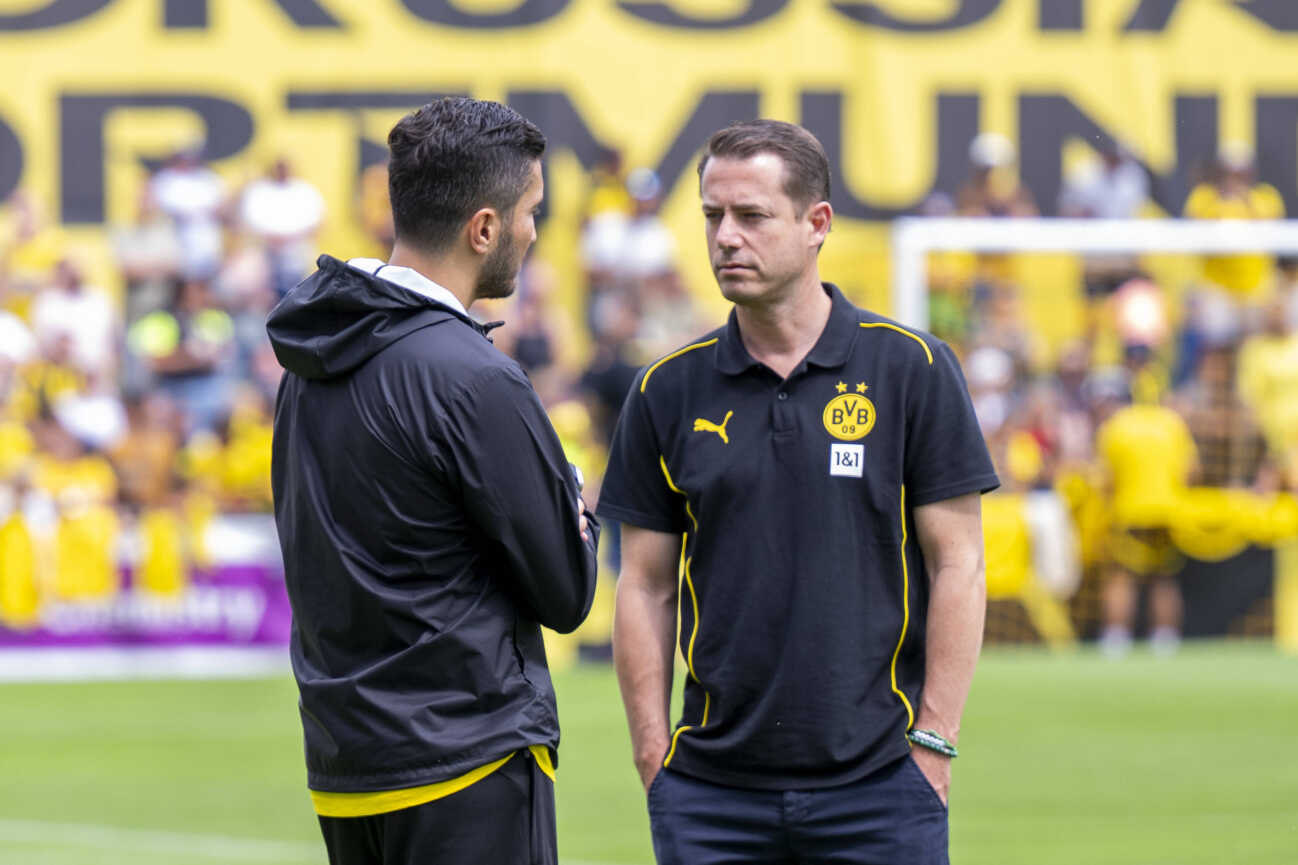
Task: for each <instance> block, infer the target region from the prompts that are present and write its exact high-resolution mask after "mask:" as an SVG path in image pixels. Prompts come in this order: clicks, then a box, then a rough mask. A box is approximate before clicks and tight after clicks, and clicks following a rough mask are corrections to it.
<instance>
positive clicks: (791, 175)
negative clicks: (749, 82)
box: [699, 120, 829, 208]
mask: <svg viewBox="0 0 1298 865" xmlns="http://www.w3.org/2000/svg"><path fill="white" fill-rule="evenodd" d="M759 153H773V154H775V155H776V156H778V157H779V158H780V160H781V161H782V162H783V163H784V173H785V177H784V192H785V194H786V195H788V196H789V198H791V199H792V200H793V203H794V204H795V205H797V206H798V207H799V208H805V207H807V206H809V205H811V204H815V203H816V202H817V201H828V200H829V158H828V157H826V156H825V148H823V147H821V146H820V142H819V141H818V140H817V139H816V136H814V135H812V134H811V133H810V132H808V131H807V130H805V129H803V128H802V127H801V126H797V125H795V124H793V123H785V122H783V121H780V120H747V121H744V122H743V123H735V124H733V125H731V126H727V127H726V128H725V129H722V130H721V131H719V132H715V133H713V135H712V137H711V138H709V139H708V146H707V150H705V151H704V152H703V157H702V158H701V159H699V186H700V188H701V187H702V185H703V169H704V168H706V167H707V165H708V160H709V159H711V158H712V157H714V156H715V157H717V158H719V159H749V158H751V157H753V156H757V155H758V154H759Z"/></svg>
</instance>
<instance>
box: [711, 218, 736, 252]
mask: <svg viewBox="0 0 1298 865" xmlns="http://www.w3.org/2000/svg"><path fill="white" fill-rule="evenodd" d="M738 229H739V226H738V225H737V224H736V221H735V219H734V217H732V216H731V215H730V214H725V215H724V216H722V217H721V221H720V222H719V223H718V224H717V235H716V242H717V246H720V247H723V248H725V249H738V248H739V246H740V244H741V243H742V237H741V235H740V233H739V230H738Z"/></svg>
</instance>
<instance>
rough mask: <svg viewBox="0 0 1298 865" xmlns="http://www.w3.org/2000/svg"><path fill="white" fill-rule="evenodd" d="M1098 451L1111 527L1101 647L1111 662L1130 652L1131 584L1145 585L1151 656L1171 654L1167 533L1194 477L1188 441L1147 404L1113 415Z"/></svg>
mask: <svg viewBox="0 0 1298 865" xmlns="http://www.w3.org/2000/svg"><path fill="white" fill-rule="evenodd" d="M1096 445H1097V447H1096V450H1097V452H1098V456H1099V458H1100V464H1101V467H1102V468H1103V470H1104V472H1105V474H1106V478H1107V481H1108V490H1109V493H1110V499H1109V501H1110V519H1111V532H1110V537H1109V567H1108V574H1107V579H1106V581H1105V585H1104V590H1103V604H1104V633H1103V635H1102V637H1101V643H1100V644H1101V647H1102V648H1103V650H1104V651H1105V652H1106V654H1109V655H1113V656H1120V655H1122V654H1125V653H1126V651H1127V650H1128V649H1129V648H1130V647H1131V640H1132V628H1133V625H1134V623H1135V619H1136V607H1137V602H1138V599H1139V594H1138V591H1137V581H1148V582H1149V618H1150V644H1151V646H1152V647H1153V649H1154V650H1155V651H1156V652H1160V653H1171V652H1174V651H1175V650H1176V648H1177V646H1178V645H1179V643H1180V635H1181V618H1182V599H1181V587H1180V584H1179V583H1178V582H1177V580H1176V575H1177V571H1178V570H1179V569H1180V565H1181V557H1180V554H1179V553H1178V552H1177V550H1176V548H1175V547H1174V546H1173V545H1172V541H1171V537H1170V533H1169V527H1170V526H1171V524H1172V521H1173V519H1174V517H1175V514H1176V511H1177V508H1178V507H1180V506H1181V503H1182V501H1183V500H1184V496H1185V490H1186V485H1187V483H1188V482H1189V479H1190V476H1191V475H1192V474H1193V473H1194V471H1195V470H1196V465H1197V459H1198V457H1197V453H1196V450H1195V445H1194V439H1193V438H1192V437H1191V435H1190V429H1189V427H1187V426H1186V424H1185V421H1184V420H1182V419H1181V416H1180V415H1179V414H1177V413H1176V412H1174V411H1173V410H1172V409H1170V408H1166V407H1164V406H1161V405H1158V404H1157V403H1155V402H1153V401H1152V400H1151V401H1140V402H1137V403H1136V404H1133V405H1128V406H1125V407H1122V408H1119V409H1118V410H1117V411H1115V412H1114V413H1113V414H1112V415H1111V416H1110V417H1109V419H1108V420H1106V421H1105V422H1104V424H1103V425H1102V426H1101V427H1100V429H1099V432H1098V433H1097V436H1096Z"/></svg>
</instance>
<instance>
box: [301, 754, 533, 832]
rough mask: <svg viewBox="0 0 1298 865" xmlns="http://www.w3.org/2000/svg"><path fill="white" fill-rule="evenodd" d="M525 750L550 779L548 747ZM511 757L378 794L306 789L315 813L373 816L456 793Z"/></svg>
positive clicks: (323, 815)
mask: <svg viewBox="0 0 1298 865" xmlns="http://www.w3.org/2000/svg"><path fill="white" fill-rule="evenodd" d="M528 751H530V752H531V754H532V758H533V759H534V760H536V765H537V766H539V767H540V768H541V771H542V772H544V773H545V774H546V776H547V777H549V779H550V780H551V781H553V780H554V763H553V761H551V760H550V749H549V748H547V747H545V746H544V745H532V746H530V747H529V748H528ZM513 756H514V755H513V754H509V755H508V756H505V757H502V758H501V759H499V760H496V761H495V762H492V763H488V764H487V765H485V766H479V767H478V768H476V769H473V770H471V771H469V772H466V773H464V774H463V775H461V776H460V777H458V778H451V779H450V780H447V781H438V782H437V783H436V784H425V785H423V786H420V787H407V788H405V789H403V790H382V791H379V792H377V793H324V792H321V791H319V790H308V791H307V792H308V793H310V794H311V804H312V805H314V806H315V812H316V813H317V814H319V815H320V816H321V817H372V816H373V815H375V814H387V813H389V812H391V811H400V810H401V809H402V808H413V807H415V806H416V805H423V804H426V803H428V802H433V801H435V800H437V799H444V798H446V797H447V796H450V795H451V794H452V793H458V792H460V791H461V790H464V789H467V788H468V787H471V786H473V785H474V784H476V783H477V782H479V781H481V780H482V779H483V778H485V777H487V776H488V775H490V774H491V773H492V772H494V771H496V770H497V769H499V768H500V767H501V766H503V765H505V764H506V763H508V762H509V761H510V760H511V759H512V758H513Z"/></svg>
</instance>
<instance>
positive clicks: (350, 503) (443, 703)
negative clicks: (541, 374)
mask: <svg viewBox="0 0 1298 865" xmlns="http://www.w3.org/2000/svg"><path fill="white" fill-rule="evenodd" d="M388 145H389V148H390V150H391V161H390V163H389V185H390V192H391V199H392V210H393V219H394V223H395V225H396V234H397V238H396V244H395V246H394V248H393V252H392V257H391V259H390V261H389V262H388V263H387V264H384V263H382V262H379V261H376V260H373V259H354V260H352V261H350V262H347V263H343V262H341V261H338V260H336V259H333V258H329V257H327V256H322V257H321V258H320V260H319V262H318V267H319V269H318V270H317V271H316V273H315V274H314V275H312V276H311V277H309V278H308V279H306V280H305V281H304V282H302V283H301V284H300V285H298V286H297V287H295V288H294V289H293V290H292V291H290V292H289V293H288V295H287V296H286V297H285V298H284V299H283V301H281V302H280V304H279V305H278V306H277V307H276V308H275V309H274V310H273V311H272V312H271V315H270V318H269V320H268V323H267V328H268V331H269V333H270V337H271V342H272V344H273V346H274V348H275V353H276V356H277V357H278V358H279V361H280V363H281V364H282V365H283V366H284V368H285V369H286V370H287V374H286V375H285V376H284V379H283V382H282V383H281V385H280V391H279V397H278V400H277V404H276V410H275V440H274V457H273V465H272V483H273V487H274V495H275V518H276V523H277V526H278V529H279V535H280V541H281V545H282V547H283V551H284V564H285V578H286V581H287V585H288V592H289V597H290V600H291V602H292V607H293V633H292V644H291V655H292V661H293V670H294V674H295V675H296V678H297V681H298V686H299V690H300V693H301V702H300V709H301V716H302V726H303V731H304V738H305V743H306V761H307V785H308V787H309V788H310V794H311V799H312V802H313V804H314V805H315V809H316V811H317V813H318V814H319V817H320V824H321V828H322V831H323V834H324V837H325V843H326V846H327V848H328V851H329V859H330V862H331V863H333V865H371V863H372V865H413V863H416V862H418V863H440V862H456V863H461V862H491V863H553V862H555V861H556V858H557V845H556V840H555V822H554V792H553V786H552V781H553V776H554V768H553V767H554V760H555V755H556V754H557V748H558V743H559V725H558V716H557V710H556V706H555V697H554V690H553V687H552V685H551V682H550V676H549V671H548V669H547V666H546V658H545V650H544V647H543V644H542V640H541V629H540V628H541V626H542V625H545V626H547V627H550V628H553V629H555V630H558V631H571V630H573V629H574V628H576V627H577V626H578V625H579V624H580V623H581V621H582V619H584V618H585V616H586V613H587V612H588V610H589V608H590V604H591V599H592V596H593V594H594V587H595V571H596V564H595V544H596V540H597V537H596V536H597V533H598V527H597V525H596V523H595V521H594V518H593V517H592V516H591V515H590V514H589V513H588V512H586V510H585V505H584V503H583V502H582V501H581V498H580V490H579V487H578V484H577V481H576V480H575V479H574V476H573V472H572V471H571V470H570V466H569V464H568V462H567V460H566V459H565V457H564V454H563V449H562V447H561V446H560V444H559V440H558V438H557V436H556V435H555V433H554V430H553V428H552V427H551V426H550V423H549V421H548V420H547V418H546V416H545V412H544V410H543V409H542V407H541V404H540V402H539V401H538V399H537V397H536V394H535V392H534V391H533V390H532V387H531V385H530V384H529V382H528V380H527V378H526V376H525V375H524V374H523V372H522V371H521V370H520V369H519V367H518V365H517V364H516V363H514V362H513V361H512V360H510V359H509V358H508V357H506V356H505V355H503V354H502V353H501V352H500V351H498V350H497V349H496V348H495V347H494V346H493V345H492V344H491V341H490V339H489V338H488V337H487V328H486V327H484V326H481V325H479V324H477V323H476V322H475V321H474V320H473V319H471V318H470V317H469V315H468V313H467V308H468V307H469V306H470V305H471V304H472V303H473V301H474V300H476V299H478V298H483V297H504V296H507V295H509V294H510V293H512V292H513V290H514V287H515V284H516V281H517V274H518V271H519V267H520V265H521V263H522V260H523V256H524V254H525V253H526V252H527V249H528V247H529V246H531V244H532V242H533V241H534V240H535V239H536V230H535V226H534V217H535V214H536V211H537V209H538V206H539V204H540V201H541V196H542V181H541V168H540V157H541V154H542V152H543V151H544V148H545V138H544V136H542V134H541V133H540V131H539V130H537V128H536V127H535V126H533V125H532V124H531V123H529V122H528V121H527V120H525V119H523V118H522V117H521V116H519V115H518V114H517V113H515V112H514V111H512V110H511V109H509V108H506V107H504V106H502V105H498V104H496V103H491V102H479V101H475V100H472V99H464V98H449V99H442V100H439V101H437V102H433V103H431V104H429V105H426V106H424V107H423V108H421V109H420V110H419V111H416V112H414V113H412V114H410V115H407V116H406V117H405V118H403V119H402V120H401V121H400V122H399V123H398V124H397V125H396V126H395V127H394V128H393V130H392V132H391V134H390V136H389V138H388Z"/></svg>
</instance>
